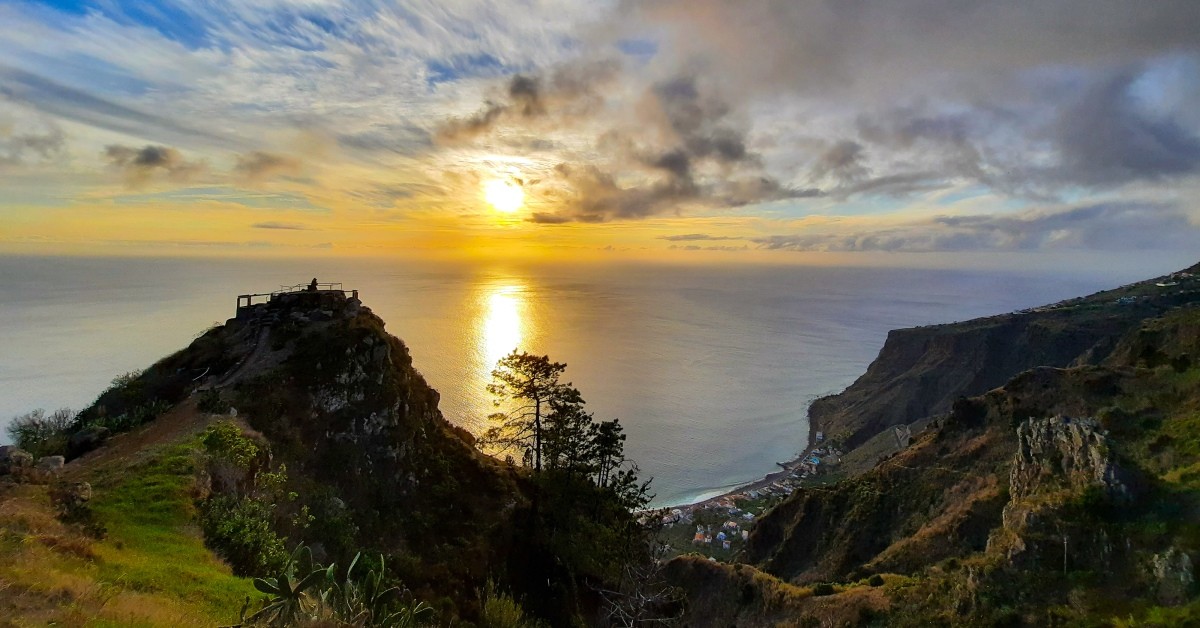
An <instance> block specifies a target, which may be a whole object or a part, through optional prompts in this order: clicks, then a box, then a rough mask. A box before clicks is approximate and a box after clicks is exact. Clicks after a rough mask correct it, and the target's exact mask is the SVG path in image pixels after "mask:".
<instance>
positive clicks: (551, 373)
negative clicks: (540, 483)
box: [484, 350, 582, 471]
mask: <svg viewBox="0 0 1200 628" xmlns="http://www.w3.org/2000/svg"><path fill="white" fill-rule="evenodd" d="M566 368H567V365H566V364H563V363H561V362H551V361H550V358H549V357H548V356H541V357H538V356H535V355H531V354H528V353H525V352H523V351H522V352H517V351H516V350H513V352H512V353H510V354H509V355H507V356H505V357H503V358H501V359H500V361H499V362H497V363H496V368H495V370H493V371H492V383H490V384H488V387H487V390H488V392H489V393H491V394H492V395H494V396H495V398H496V399H495V403H496V406H497V407H499V406H501V405H507V406H508V409H507V410H506V411H502V412H496V413H495V414H492V415H491V416H490V417H489V418H490V419H491V420H492V421H493V422H495V423H497V425H496V426H494V427H492V428H491V429H489V430H488V432H487V434H486V435H485V436H484V442H485V443H488V444H491V445H496V446H498V447H500V448H501V449H502V450H507V449H517V450H519V451H521V452H522V453H523V454H524V456H523V460H524V461H525V464H526V465H527V466H532V467H533V468H534V470H536V471H541V470H542V453H543V447H542V439H543V436H544V429H543V425H542V420H543V417H544V416H545V414H546V413H547V412H549V411H550V409H551V408H552V407H556V406H557V407H567V406H572V405H574V404H578V403H582V400H581V399H580V398H579V391H578V390H576V389H575V388H573V387H572V386H571V385H570V384H562V383H560V382H559V381H558V378H559V376H560V375H562V372H563V371H564V370H566Z"/></svg>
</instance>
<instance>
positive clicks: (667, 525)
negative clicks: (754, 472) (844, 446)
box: [659, 432, 842, 562]
mask: <svg viewBox="0 0 1200 628" xmlns="http://www.w3.org/2000/svg"><path fill="white" fill-rule="evenodd" d="M814 441H815V446H814V447H811V448H810V449H808V450H807V451H805V452H804V454H803V455H801V456H800V457H798V458H796V459H795V460H793V461H791V462H787V463H776V464H778V465H779V466H780V467H782V470H781V471H777V472H775V473H772V474H770V475H768V476H766V477H765V478H763V479H761V480H759V481H757V482H753V483H750V484H747V485H744V486H742V487H740V488H738V489H737V490H736V491H733V492H730V493H726V494H723V495H720V496H717V497H713V498H710V499H706V500H704V501H700V502H697V503H695V504H691V505H688V506H679V507H675V508H671V509H670V510H667V511H665V512H664V514H663V515H662V520H661V523H662V530H661V531H660V533H659V539H660V540H661V542H662V543H663V544H664V546H665V554H666V557H673V556H678V555H681V554H688V553H699V554H701V555H703V556H705V557H707V558H709V559H710V560H714V561H722V562H724V561H729V560H732V559H733V558H734V557H735V556H736V555H737V554H738V553H739V552H740V551H741V550H742V549H743V548H744V547H745V545H746V541H747V540H749V538H750V531H751V529H752V528H753V526H754V523H755V521H757V519H758V517H759V516H761V515H762V514H763V513H764V512H766V511H767V510H769V509H771V507H773V506H775V505H776V504H778V503H779V502H781V501H783V500H784V499H785V498H786V497H787V496H789V495H791V494H792V493H793V492H795V491H796V490H798V489H801V488H805V487H808V486H813V485H817V484H824V483H827V482H828V481H830V480H831V479H832V477H831V476H833V475H834V469H835V468H836V466H837V464H838V463H839V462H840V460H841V456H842V452H841V451H840V450H839V449H838V448H837V447H836V446H834V445H833V444H832V443H825V435H824V433H822V432H816V433H815V435H814Z"/></svg>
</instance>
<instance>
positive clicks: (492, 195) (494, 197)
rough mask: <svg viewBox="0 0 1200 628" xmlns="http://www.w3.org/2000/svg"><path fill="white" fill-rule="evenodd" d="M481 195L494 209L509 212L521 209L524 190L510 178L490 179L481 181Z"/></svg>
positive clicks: (523, 200)
mask: <svg viewBox="0 0 1200 628" xmlns="http://www.w3.org/2000/svg"><path fill="white" fill-rule="evenodd" d="M483 197H484V198H485V199H487V202H488V204H489V205H491V206H492V207H494V208H496V211H499V212H504V213H506V214H511V213H513V212H515V211H517V210H518V209H521V204H522V203H524V202H525V190H523V189H521V186H520V185H519V184H518V183H516V182H515V181H512V180H506V179H492V180H490V181H485V182H484V183H483Z"/></svg>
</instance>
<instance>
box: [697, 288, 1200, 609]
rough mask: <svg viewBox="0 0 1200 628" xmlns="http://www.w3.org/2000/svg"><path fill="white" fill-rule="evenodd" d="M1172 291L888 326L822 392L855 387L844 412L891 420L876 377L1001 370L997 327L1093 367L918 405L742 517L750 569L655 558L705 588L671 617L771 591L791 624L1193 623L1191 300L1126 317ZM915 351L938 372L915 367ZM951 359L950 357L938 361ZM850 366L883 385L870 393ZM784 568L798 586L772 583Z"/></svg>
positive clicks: (1032, 374)
mask: <svg viewBox="0 0 1200 628" xmlns="http://www.w3.org/2000/svg"><path fill="white" fill-rule="evenodd" d="M1138 289H1146V287H1145V286H1142V287H1140V288H1138ZM1151 292H1153V291H1151ZM1185 297H1186V298H1190V297H1188V295H1187V294H1184V295H1180V294H1178V293H1177V292H1176V293H1172V294H1169V295H1165V296H1163V297H1151V298H1150V299H1146V300H1145V304H1146V305H1145V308H1144V309H1141V310H1136V311H1135V310H1130V314H1129V316H1125V315H1120V316H1117V315H1110V314H1109V313H1108V308H1104V307H1095V308H1094V309H1075V310H1074V314H1072V313H1071V312H1072V310H1067V311H1064V312H1051V313H1044V314H1043V313H1035V314H1041V315H1033V316H1031V315H1016V316H1014V317H1008V318H1003V319H1001V320H997V319H987V320H984V321H975V322H972V323H963V324H959V325H954V326H943V327H940V328H931V329H927V330H910V331H906V332H899V333H897V334H894V335H893V337H892V339H890V340H889V344H890V345H891V349H889V350H885V352H884V353H882V354H881V356H880V358H879V359H878V360H877V361H876V364H875V365H873V366H872V369H873V372H872V373H868V375H865V376H864V377H863V378H862V379H861V380H860V383H857V384H856V385H855V386H856V387H857V389H856V390H854V391H848V392H852V393H853V394H852V395H850V394H844V395H842V396H841V397H842V400H843V401H844V400H845V399H847V398H849V397H852V396H855V395H858V397H856V398H857V399H858V400H859V401H858V404H857V405H855V406H846V407H843V408H842V411H843V412H849V411H850V409H851V408H854V407H859V408H868V409H872V408H873V409H874V410H875V411H876V412H877V414H876V415H874V416H876V417H877V419H878V417H884V419H883V420H887V418H888V417H891V416H893V415H890V414H887V413H886V411H885V409H886V408H887V401H888V400H889V399H891V400H894V399H895V398H896V397H895V395H899V394H900V393H889V391H887V390H886V388H887V386H885V385H884V384H882V383H880V382H887V381H891V382H892V384H891V385H893V386H897V387H900V388H902V389H905V390H908V391H912V390H941V391H944V390H948V389H951V388H954V387H959V388H961V387H964V386H971V385H979V386H986V385H987V384H984V383H978V382H982V381H984V380H985V379H986V377H993V376H996V377H998V376H999V375H998V373H1000V372H1002V371H1003V370H1004V369H1007V368H1016V365H1015V363H1014V362H1011V361H1010V362H1008V363H1006V364H1002V368H1001V367H995V366H994V365H992V364H989V363H987V362H986V361H988V360H997V359H998V360H1000V361H1001V362H1002V363H1004V362H1005V360H1010V359H1015V358H1014V356H1015V353H1014V351H1015V349H1013V348H1012V347H1008V346H1005V344H1006V343H1002V342H1000V339H1001V338H1003V337H1005V335H1009V340H1010V341H1012V337H1011V335H1012V334H1016V335H1017V337H1018V339H1019V340H1018V341H1012V342H1014V343H1017V344H1019V343H1025V342H1030V343H1037V342H1041V343H1046V342H1051V343H1057V347H1058V348H1054V349H1052V350H1042V351H1040V352H1039V350H1038V349H1037V348H1036V347H1031V351H1033V353H1034V354H1035V355H1040V356H1043V357H1044V356H1047V355H1056V356H1060V357H1061V358H1062V359H1063V360H1064V361H1066V362H1068V363H1069V362H1071V361H1072V360H1073V358H1069V357H1068V356H1070V354H1071V353H1072V352H1075V351H1076V350H1077V349H1078V353H1077V355H1079V354H1085V355H1086V356H1087V359H1088V360H1089V361H1096V362H1099V363H1096V364H1083V363H1081V364H1077V365H1075V366H1071V367H1068V368H1053V367H1047V366H1041V367H1038V368H1031V369H1029V370H1026V371H1024V372H1021V373H1019V374H1017V375H1016V376H1015V377H1012V378H1011V379H1009V380H1008V381H1007V382H1006V383H1005V384H1004V385H1003V386H1002V387H999V388H994V389H991V390H989V391H987V392H986V393H984V394H982V395H978V396H975V397H970V398H961V399H958V400H957V401H950V400H943V399H939V400H937V401H929V403H932V404H933V405H934V406H935V407H939V406H938V404H946V405H947V406H948V407H947V411H946V412H944V413H940V414H937V415H935V417H934V419H933V420H932V421H931V422H930V423H929V425H928V427H927V428H926V429H924V431H921V432H918V433H916V434H914V436H913V439H912V442H911V443H910V444H909V445H908V446H907V447H905V448H904V449H901V450H900V451H898V452H897V453H896V454H894V455H892V456H891V457H889V458H886V459H884V460H881V461H880V462H879V463H878V464H876V465H875V466H874V468H872V469H870V470H869V471H867V472H865V473H863V474H861V475H858V476H856V477H851V478H848V479H845V480H842V481H839V482H837V483H836V484H832V485H829V486H814V487H811V488H807V489H800V490H798V491H797V492H796V493H794V494H793V495H792V496H791V497H790V498H788V499H787V500H786V501H784V502H783V503H782V504H780V505H779V506H777V507H775V508H774V509H773V510H771V511H769V512H768V513H766V514H764V515H763V516H762V517H760V518H759V521H758V522H757V523H756V525H755V528H754V530H753V532H752V533H751V535H750V538H749V541H748V543H747V549H746V553H745V555H744V557H743V558H744V560H745V561H746V562H748V563H750V564H751V565H753V566H754V567H756V568H757V570H758V571H755V572H753V573H754V574H756V575H755V576H754V577H753V578H749V579H747V578H746V577H745V573H742V574H741V575H739V574H737V573H736V572H728V571H727V570H721V569H715V568H713V569H709V568H702V567H701V566H700V565H696V564H691V563H687V562H686V559H681V561H683V562H680V563H679V564H678V565H675V566H674V567H673V573H676V574H679V577H680V578H681V582H682V584H681V586H683V587H684V588H685V589H687V590H688V591H689V593H691V594H692V595H700V596H709V597H713V596H715V597H713V599H707V598H706V599H704V600H701V601H699V602H698V603H699V604H701V607H703V608H704V609H706V610H705V613H707V614H706V615H703V616H696V615H690V616H689V620H691V621H692V622H693V624H694V625H697V626H721V625H728V624H730V623H737V624H738V625H772V622H773V619H772V618H774V617H776V616H778V614H779V613H780V612H781V611H780V609H781V606H780V604H783V605H785V606H786V607H787V608H788V609H789V610H788V613H790V617H791V618H792V621H794V622H795V623H796V624H797V625H810V624H811V625H833V624H830V623H828V622H827V621H826V619H825V618H827V617H832V616H834V615H833V614H832V613H835V612H836V616H837V617H843V618H845V617H851V618H854V617H857V619H855V620H852V621H851V623H854V622H856V621H857V622H858V623H869V622H870V621H874V622H877V623H878V624H879V625H889V626H903V625H929V624H930V623H934V624H946V625H993V624H996V623H1001V624H1004V625H1044V624H1045V623H1046V622H1066V623H1070V622H1072V621H1091V622H1096V621H1100V622H1103V621H1105V620H1106V619H1111V618H1114V617H1122V618H1125V617H1130V616H1132V617H1139V616H1145V617H1149V616H1150V615H1149V614H1153V617H1155V619H1154V621H1158V622H1160V623H1162V622H1165V623H1163V625H1166V624H1172V623H1187V622H1188V621H1195V620H1197V619H1198V618H1200V598H1198V597H1197V596H1196V593H1197V591H1196V586H1195V573H1194V565H1195V559H1196V557H1197V555H1198V554H1200V472H1198V471H1197V470H1198V469H1200V367H1198V366H1197V365H1196V364H1194V363H1193V362H1192V360H1191V356H1194V355H1196V352H1197V351H1200V307H1195V306H1187V305H1184V306H1182V307H1175V308H1173V309H1170V310H1169V311H1167V312H1166V313H1165V314H1164V315H1162V316H1161V317H1157V318H1150V319H1148V320H1144V321H1133V322H1130V319H1131V318H1136V317H1137V316H1142V315H1144V314H1145V313H1146V312H1149V311H1150V310H1152V309H1155V308H1158V307H1160V306H1165V305H1166V304H1168V303H1172V302H1178V301H1179V300H1181V299H1183V300H1186V299H1185ZM1156 299H1157V300H1156ZM1083 305H1086V302H1085V303H1084V304H1083ZM1126 327H1127V328H1128V330H1127V332H1126V333H1123V334H1118V335H1115V336H1105V335H1104V333H1101V331H1104V330H1107V332H1106V333H1116V331H1118V330H1120V329H1122V328H1126ZM1051 329H1057V330H1059V331H1060V332H1062V333H1066V334H1067V339H1066V340H1064V339H1063V338H1061V337H1058V336H1056V335H1055V333H1052V332H1051V331H1050V330H1051ZM1098 330H1100V331H1098ZM1089 343H1090V345H1091V347H1093V348H1094V347H1097V346H1102V347H1104V350H1103V351H1096V350H1094V349H1093V350H1091V351H1089V348H1088V345H1089ZM957 351H963V352H965V355H957V354H956V353H955V352H957ZM931 354H935V355H931ZM1101 356H1103V359H1102V360H1101V359H1100V358H1101ZM892 359H895V360H899V363H898V364H889V363H888V362H887V361H888V360H892ZM1022 359H1025V358H1022ZM1080 362H1083V360H1080ZM931 364H936V365H939V366H938V368H939V369H942V370H943V371H942V373H941V374H940V375H936V374H929V375H927V376H926V379H924V380H922V378H921V377H920V376H918V375H917V374H916V373H915V372H914V369H915V368H917V367H918V366H919V365H926V366H928V365H931ZM951 364H958V365H961V368H963V369H965V370H966V371H967V372H966V373H961V374H957V375H956V374H953V373H950V372H949V370H950V367H949V365H951ZM885 374H887V376H885ZM985 375H986V377H985ZM888 376H890V377H891V378H892V379H890V380H889V379H888ZM956 377H957V379H955V378H956ZM864 381H867V382H874V383H872V384H871V385H872V386H879V387H880V388H878V389H877V393H878V394H881V395H884V400H883V401H880V400H876V399H871V398H869V397H868V396H867V394H866V391H867V386H866V385H865V384H862V382H864ZM971 382H976V383H974V384H972V383H971ZM852 388H853V387H852ZM889 394H891V395H893V396H888V395H889ZM930 394H931V395H932V394H933V393H930ZM939 394H940V393H939ZM934 396H936V395H934ZM927 401H928V400H927ZM826 403H830V402H828V401H827V402H826ZM921 411H923V410H919V409H917V410H913V409H911V408H905V407H901V408H899V409H898V410H896V412H897V414H899V415H902V412H912V413H919V412H921ZM845 416H846V417H850V415H849V414H846V415H845ZM909 416H911V414H910V415H909ZM858 425H859V426H860V428H859V429H868V427H867V426H869V425H871V423H870V421H863V422H861V423H859V424H858ZM827 429H828V428H827ZM701 572H703V577H702V578H701V577H700V575H698V574H700V573H701ZM785 583H786V584H789V585H793V587H798V588H793V589H787V591H788V592H789V593H788V594H787V595H786V596H783V597H780V595H781V594H779V593H778V591H780V590H781V589H780V586H781V585H782V584H785ZM831 584H832V585H833V586H830V585H831ZM822 587H824V591H822V590H821V589H822ZM739 596H740V597H739ZM737 599H743V600H746V601H747V602H746V604H739V603H737V602H736V600H737ZM762 599H776V600H777V603H776V604H774V605H771V604H767V605H763V604H761V602H758V600H762ZM714 600H723V601H721V602H720V603H718V602H716V601H714ZM1156 605H1164V606H1161V607H1158V608H1153V609H1152V608H1151V607H1155V606H1156ZM831 609H832V610H831ZM855 613H858V615H855ZM1148 613H1149V614H1148ZM1048 617H1049V618H1051V619H1047V618H1048Z"/></svg>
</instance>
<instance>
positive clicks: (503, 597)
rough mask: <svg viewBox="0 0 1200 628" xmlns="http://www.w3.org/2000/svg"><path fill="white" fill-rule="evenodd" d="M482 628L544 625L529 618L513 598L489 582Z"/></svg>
mask: <svg viewBox="0 0 1200 628" xmlns="http://www.w3.org/2000/svg"><path fill="white" fill-rule="evenodd" d="M479 620H480V626H481V628H542V626H543V625H544V624H542V623H541V622H539V621H537V620H536V619H533V618H530V617H527V616H526V615H525V609H523V608H521V605H520V604H518V603H517V601H516V600H514V599H513V598H512V596H510V595H507V594H504V593H501V592H500V591H498V590H497V589H496V584H495V583H494V582H492V581H490V580H489V581H488V583H487V586H486V587H485V588H484V590H483V609H482V613H481V615H480V618H479Z"/></svg>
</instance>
